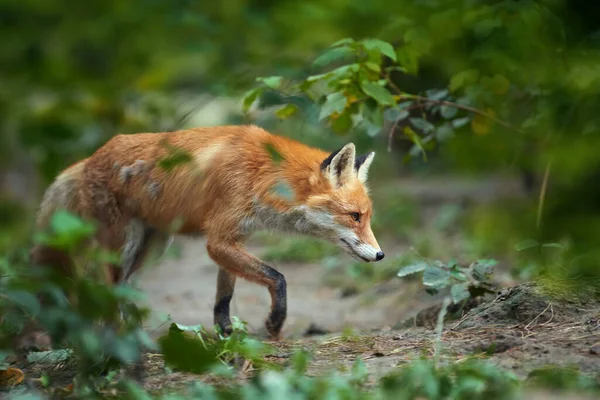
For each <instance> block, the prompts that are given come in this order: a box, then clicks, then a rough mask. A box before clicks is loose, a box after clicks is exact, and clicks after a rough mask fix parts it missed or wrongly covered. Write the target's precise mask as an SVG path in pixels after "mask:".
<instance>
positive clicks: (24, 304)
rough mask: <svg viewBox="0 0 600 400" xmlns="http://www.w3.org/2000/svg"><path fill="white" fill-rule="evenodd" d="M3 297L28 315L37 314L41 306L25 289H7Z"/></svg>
mask: <svg viewBox="0 0 600 400" xmlns="http://www.w3.org/2000/svg"><path fill="white" fill-rule="evenodd" d="M4 297H5V298H6V299H7V300H8V301H10V302H12V303H15V304H17V305H19V307H20V308H21V309H22V310H23V311H25V312H26V313H28V314H30V315H33V316H35V315H38V314H39V313H40V310H41V307H40V302H39V301H38V299H37V297H36V296H35V295H34V294H32V293H30V292H27V291H25V290H8V291H6V292H5V293H4Z"/></svg>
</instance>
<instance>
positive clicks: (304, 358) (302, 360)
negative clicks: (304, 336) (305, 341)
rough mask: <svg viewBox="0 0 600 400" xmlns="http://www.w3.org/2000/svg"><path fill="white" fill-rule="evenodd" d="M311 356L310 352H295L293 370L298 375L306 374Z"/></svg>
mask: <svg viewBox="0 0 600 400" xmlns="http://www.w3.org/2000/svg"><path fill="white" fill-rule="evenodd" d="M310 358H311V355H310V353H309V352H308V351H305V350H298V351H295V352H294V355H293V356H292V366H293V367H292V368H293V370H294V372H295V373H296V374H298V375H301V374H304V372H306V368H308V362H309V361H310Z"/></svg>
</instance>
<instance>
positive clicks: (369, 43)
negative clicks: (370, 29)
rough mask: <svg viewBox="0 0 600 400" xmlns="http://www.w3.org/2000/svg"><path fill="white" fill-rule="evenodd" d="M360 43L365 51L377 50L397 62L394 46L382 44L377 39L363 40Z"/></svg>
mask: <svg viewBox="0 0 600 400" xmlns="http://www.w3.org/2000/svg"><path fill="white" fill-rule="evenodd" d="M361 43H362V45H363V46H364V47H365V49H367V50H377V51H379V52H380V53H381V54H383V55H385V56H387V57H389V58H391V59H392V60H394V61H398V58H397V56H396V51H395V50H394V46H392V45H391V44H390V43H388V42H384V41H383V40H379V39H365V40H363V41H362V42H361Z"/></svg>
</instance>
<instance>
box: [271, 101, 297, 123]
mask: <svg viewBox="0 0 600 400" xmlns="http://www.w3.org/2000/svg"><path fill="white" fill-rule="evenodd" d="M297 112H298V107H297V106H296V105H295V104H286V105H285V106H283V107H281V108H280V109H279V110H277V111H276V112H275V115H276V116H277V117H278V118H281V119H286V118H289V117H291V116H292V115H294V114H296V113H297Z"/></svg>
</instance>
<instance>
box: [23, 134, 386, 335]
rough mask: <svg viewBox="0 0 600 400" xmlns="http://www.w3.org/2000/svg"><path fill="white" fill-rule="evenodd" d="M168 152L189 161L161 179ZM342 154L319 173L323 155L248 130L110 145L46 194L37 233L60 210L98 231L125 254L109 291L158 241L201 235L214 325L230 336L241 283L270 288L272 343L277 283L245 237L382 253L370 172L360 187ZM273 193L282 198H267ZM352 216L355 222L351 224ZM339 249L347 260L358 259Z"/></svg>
mask: <svg viewBox="0 0 600 400" xmlns="http://www.w3.org/2000/svg"><path fill="white" fill-rule="evenodd" d="M169 149H171V150H169ZM172 149H176V151H184V152H185V153H186V154H188V155H190V156H191V161H190V162H187V163H184V164H182V165H178V166H176V167H175V168H174V169H173V170H171V171H165V170H164V169H162V168H161V167H160V162H161V160H164V159H165V158H166V157H169V156H170V155H171V154H172V153H171V151H172ZM273 153H275V154H276V155H275V156H273ZM340 154H342V155H343V156H344V157H342V156H340V157H337V158H335V161H333V163H336V164H335V168H334V166H333V164H332V166H331V171H330V168H327V169H323V167H322V165H321V164H322V163H323V161H324V160H325V159H326V158H327V157H328V156H329V153H328V152H325V151H322V150H319V149H315V148H311V147H308V146H306V145H304V144H302V143H299V142H297V141H294V140H291V139H287V138H284V137H281V136H277V135H273V134H271V133H269V132H267V131H265V130H263V129H261V128H259V127H256V126H220V127H207V128H194V129H188V130H182V131H177V132H169V133H140V134H134V135H117V136H115V137H113V138H112V139H111V140H109V141H108V142H107V143H106V144H105V145H104V146H102V147H101V148H100V149H98V150H97V151H96V152H95V153H94V154H93V155H92V156H90V157H89V158H87V159H86V160H83V161H81V162H79V163H77V164H75V165H73V166H71V167H69V168H68V169H66V170H65V171H64V172H63V173H62V174H61V175H59V177H58V178H57V179H56V180H55V182H54V183H53V185H52V186H50V188H49V189H48V191H47V192H46V195H45V197H44V201H43V202H42V205H41V208H40V213H39V215H38V225H39V226H40V227H42V226H44V225H45V224H46V223H47V219H48V217H49V215H50V214H51V213H52V212H53V211H55V210H56V209H57V208H60V207H63V208H65V209H67V210H70V211H72V212H75V213H76V214H78V215H80V216H82V217H84V218H89V219H92V220H94V221H96V222H97V223H98V225H99V230H98V233H97V237H96V240H97V241H98V242H99V243H100V244H101V245H102V246H104V247H106V248H108V249H112V250H120V251H123V254H128V255H127V256H124V257H125V258H124V259H127V260H129V261H127V263H128V265H129V267H128V269H127V271H125V272H122V273H118V272H115V271H116V270H117V269H118V268H119V267H123V265H121V266H114V265H109V266H107V269H108V270H109V271H112V272H111V273H109V276H110V278H109V279H108V280H109V283H114V282H116V281H118V280H123V279H127V278H128V277H129V276H130V275H131V274H132V273H133V272H134V271H135V270H136V269H138V268H139V267H141V265H142V263H143V259H144V256H145V253H146V250H147V248H148V246H149V239H150V238H151V237H153V235H154V234H155V233H156V232H159V233H160V232H162V233H174V234H184V235H205V236H206V237H207V239H208V244H207V249H208V253H209V255H210V256H211V257H212V258H213V260H214V261H215V262H216V263H217V264H219V266H220V268H221V271H220V273H219V279H218V283H217V288H218V290H217V297H216V305H215V322H216V323H219V325H220V326H221V327H222V328H223V329H225V330H228V329H229V328H230V323H229V300H230V299H231V295H232V294H233V288H234V286H235V277H236V276H239V277H243V278H245V279H248V280H251V281H253V282H256V283H259V284H262V285H265V286H266V287H268V289H269V292H270V293H271V296H272V304H273V307H272V312H271V315H270V317H269V320H268V322H267V328H268V330H269V332H270V333H271V334H272V335H273V336H278V335H279V331H280V329H281V325H282V324H283V321H284V319H285V309H286V304H285V279H284V278H283V276H282V275H281V274H279V273H278V272H277V271H275V270H274V269H273V268H271V267H270V266H267V265H266V264H264V263H263V262H262V261H260V260H259V259H257V258H256V257H254V256H252V255H250V254H248V253H247V252H246V251H245V250H244V248H243V245H242V243H243V241H244V239H245V238H246V237H247V236H248V235H249V234H250V233H251V232H252V231H253V230H256V229H258V228H260V227H266V228H269V227H271V226H270V225H273V227H275V228H284V229H286V230H292V231H293V230H294V229H296V230H298V231H300V233H309V234H312V231H311V230H315V232H317V231H318V234H317V233H315V234H316V235H317V236H322V237H327V238H328V239H332V238H333V239H332V240H338V239H337V238H334V236H335V235H334V233H335V232H336V231H339V232H342V233H343V235H346V236H345V237H347V238H351V239H348V240H346V244H348V241H349V240H350V241H354V242H356V246H358V247H357V248H358V249H359V250H360V249H361V248H364V249H367V250H364V251H367V252H371V253H373V252H375V251H379V253H381V251H380V249H379V245H378V243H377V240H376V239H375V236H374V235H373V232H372V231H371V228H370V218H371V214H372V211H371V207H372V205H371V201H370V199H369V196H368V190H367V188H366V186H365V185H364V179H366V169H368V165H367V166H366V168H365V171H364V176H365V178H362V179H359V176H361V175H360V174H358V175H357V174H356V171H355V170H354V167H355V166H354V146H353V145H352V146H351V147H345V148H344V149H343V150H342V153H340ZM332 156H333V154H332ZM371 159H372V156H371ZM350 164H352V165H350ZM368 164H370V160H369V162H368ZM334 169H335V171H334ZM353 171H354V172H353ZM335 182H338V183H337V184H336V183H335ZM279 184H282V185H283V186H284V187H286V188H288V189H289V192H290V196H282V195H281V194H280V193H277V192H276V191H274V188H275V187H276V186H277V185H279ZM306 210H309V211H310V212H306ZM354 212H358V213H360V216H361V218H360V220H359V221H356V220H354V219H353V217H352V213H354ZM305 214H306V215H305ZM309 214H310V216H311V217H310V218H309V217H307V215H309ZM311 218H312V219H311ZM177 221H179V223H178V224H175V225H174V223H175V222H177ZM319 224H321V225H319ZM330 231H331V232H330ZM340 235H342V234H340ZM346 244H344V247H346V250H347V251H349V252H350V253H351V254H352V252H354V253H357V252H356V250H352V249H350V250H348V248H347V246H346ZM353 245H354V244H352V243H350V244H349V246H350V248H351V247H352V246H353ZM360 246H362V247H360ZM128 249H129V250H128ZM128 252H129V253H128ZM41 253H44V252H43V251H40V249H36V251H34V252H32V254H36V257H35V259H34V263H38V264H39V263H42V264H43V263H44V261H49V262H50V261H52V260H50V259H49V258H51V257H49V256H48V260H45V258H44V257H43V256H42V255H40V254H41ZM371 253H368V254H369V257H370V258H373V257H374V256H371V255H370V254H371ZM379 253H377V254H378V258H377V260H379V259H380V258H379ZM48 254H49V253H48ZM365 254H367V253H365ZM373 254H374V253H373ZM354 256H356V254H354ZM382 257H383V253H381V258H382ZM362 258H363V259H365V257H362ZM369 260H370V259H369ZM217 309H218V310H217ZM219 313H220V314H219ZM217 314H219V315H217Z"/></svg>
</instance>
